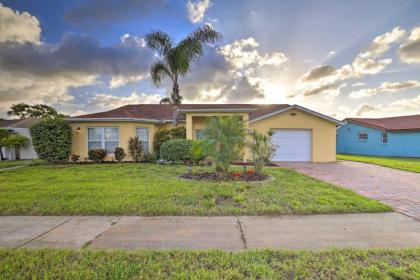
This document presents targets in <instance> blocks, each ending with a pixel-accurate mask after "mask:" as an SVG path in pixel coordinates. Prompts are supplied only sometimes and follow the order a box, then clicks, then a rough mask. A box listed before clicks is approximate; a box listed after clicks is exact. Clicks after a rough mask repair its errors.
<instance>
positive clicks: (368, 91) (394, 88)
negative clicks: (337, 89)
mask: <svg viewBox="0 0 420 280" xmlns="http://www.w3.org/2000/svg"><path fill="white" fill-rule="evenodd" d="M419 87H420V81H416V80H408V81H402V82H395V83H391V82H384V83H382V84H381V85H380V86H379V87H376V88H364V89H360V90H357V91H353V92H351V93H350V98H366V97H372V96H375V95H377V94H379V93H384V92H398V91H401V90H406V89H410V88H419Z"/></svg>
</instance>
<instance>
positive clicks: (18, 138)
mask: <svg viewBox="0 0 420 280" xmlns="http://www.w3.org/2000/svg"><path fill="white" fill-rule="evenodd" d="M28 140H29V139H28V138H27V137H25V136H23V135H20V134H12V135H10V136H9V137H6V138H3V139H2V140H1V143H0V145H1V146H3V147H7V148H15V157H16V159H20V148H21V147H23V146H24V145H25V144H26V142H28Z"/></svg>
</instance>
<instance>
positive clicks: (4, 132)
mask: <svg viewBox="0 0 420 280" xmlns="http://www.w3.org/2000/svg"><path fill="white" fill-rule="evenodd" d="M9 135H10V132H9V131H8V130H7V129H4V128H0V160H4V155H3V151H2V149H1V147H2V145H1V140H3V139H4V138H7V137H9Z"/></svg>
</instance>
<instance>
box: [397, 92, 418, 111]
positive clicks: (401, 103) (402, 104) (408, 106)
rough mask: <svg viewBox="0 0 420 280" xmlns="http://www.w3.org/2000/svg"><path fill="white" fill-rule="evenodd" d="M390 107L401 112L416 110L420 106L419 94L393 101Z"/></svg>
mask: <svg viewBox="0 0 420 280" xmlns="http://www.w3.org/2000/svg"><path fill="white" fill-rule="evenodd" d="M390 108H392V109H394V110H400V111H402V112H404V111H406V110H416V111H417V113H418V110H419V108H420V94H419V95H417V96H416V97H414V98H407V99H401V100H397V101H394V102H392V103H391V104H390Z"/></svg>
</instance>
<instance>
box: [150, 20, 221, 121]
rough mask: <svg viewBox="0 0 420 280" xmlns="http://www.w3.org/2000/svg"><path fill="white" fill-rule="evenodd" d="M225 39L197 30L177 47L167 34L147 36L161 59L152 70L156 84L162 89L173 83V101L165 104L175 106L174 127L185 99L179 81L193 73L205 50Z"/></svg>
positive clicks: (210, 30) (206, 28) (205, 29)
mask: <svg viewBox="0 0 420 280" xmlns="http://www.w3.org/2000/svg"><path fill="white" fill-rule="evenodd" d="M221 38H222V35H221V34H220V33H218V32H217V31H215V30H214V29H213V28H212V27H210V26H209V25H205V26H203V27H198V28H196V29H195V30H194V31H193V32H192V33H190V34H189V35H188V36H187V37H186V38H185V39H183V40H182V41H180V42H179V43H178V44H177V45H175V43H174V41H173V40H172V38H171V37H170V36H169V35H168V34H166V33H165V32H162V31H153V32H151V33H149V34H146V37H145V40H146V45H147V46H148V47H149V48H150V49H152V50H153V51H156V52H157V55H158V59H157V61H156V62H155V63H153V64H152V66H151V67H150V76H151V78H152V81H153V83H154V84H155V85H156V86H159V85H160V84H161V83H162V81H163V80H164V79H166V78H168V79H170V80H171V82H172V92H171V96H170V98H164V99H162V100H161V101H162V103H170V104H172V105H174V114H173V123H174V124H176V123H177V121H178V110H177V106H178V105H179V104H181V102H182V99H183V97H182V96H181V95H180V93H179V85H178V77H179V76H185V75H186V74H187V73H188V72H190V71H191V69H192V67H193V65H194V64H195V63H197V62H198V61H199V60H200V58H201V57H202V56H203V54H204V49H205V47H206V46H207V45H209V44H214V43H216V42H218V41H220V40H221Z"/></svg>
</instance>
